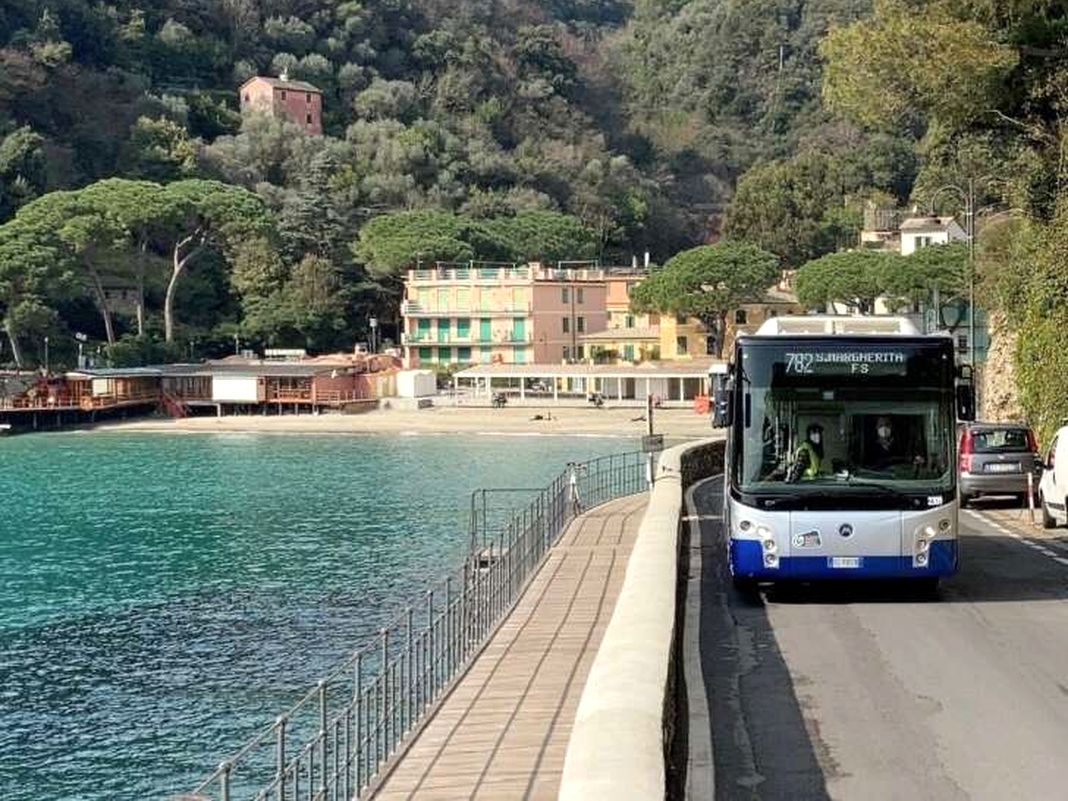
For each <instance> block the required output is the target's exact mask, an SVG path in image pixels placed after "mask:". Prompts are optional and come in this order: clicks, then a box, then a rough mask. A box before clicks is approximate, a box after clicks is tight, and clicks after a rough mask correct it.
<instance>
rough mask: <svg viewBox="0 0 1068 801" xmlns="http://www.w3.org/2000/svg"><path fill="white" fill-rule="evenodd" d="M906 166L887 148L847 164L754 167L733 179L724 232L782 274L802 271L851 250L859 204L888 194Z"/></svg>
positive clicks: (805, 161) (795, 161) (796, 162)
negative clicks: (781, 266) (762, 254)
mask: <svg viewBox="0 0 1068 801" xmlns="http://www.w3.org/2000/svg"><path fill="white" fill-rule="evenodd" d="M886 162H889V163H888V164H887V165H886V166H885V167H883V166H880V165H882V164H886ZM911 165H912V159H911V158H910V157H909V156H908V155H907V154H903V153H900V152H899V151H898V149H897V148H896V146H895V145H893V144H891V143H886V142H883V143H878V144H876V143H872V146H871V147H870V149H867V150H860V151H856V152H854V153H852V154H851V155H849V156H845V155H843V154H830V153H824V152H819V151H808V152H803V153H800V154H799V155H797V156H795V157H794V158H792V159H789V160H780V161H772V162H768V163H765V164H760V165H757V166H756V167H754V168H753V169H751V170H750V171H749V172H747V173H746V174H745V175H743V176H742V177H741V178H740V179H739V181H738V188H737V191H736V192H735V195H734V199H733V200H732V201H731V205H730V208H729V209H728V211H727V217H726V220H725V223H724V231H725V233H726V234H727V235H728V236H731V237H734V238H736V239H745V240H747V241H750V242H755V243H756V244H758V245H760V246H761V247H763V248H765V249H766V250H769V251H771V252H772V253H775V254H777V255H778V256H780V257H781V258H782V259H783V261H784V263H785V264H786V265H787V266H797V265H799V264H804V263H805V262H807V261H810V260H812V259H814V258H817V257H818V256H821V255H823V254H825V253H831V252H833V251H835V250H840V249H842V248H847V247H851V246H853V245H854V244H856V242H857V239H858V235H859V232H860V229H861V226H862V224H863V217H862V209H863V204H864V201H865V200H866V199H867V198H868V197H870V196H872V195H878V194H880V193H889V192H893V191H895V189H896V187H895V183H896V180H897V178H898V177H899V176H901V175H902V174H903V173H904V174H906V175H907V174H909V171H910V169H911Z"/></svg>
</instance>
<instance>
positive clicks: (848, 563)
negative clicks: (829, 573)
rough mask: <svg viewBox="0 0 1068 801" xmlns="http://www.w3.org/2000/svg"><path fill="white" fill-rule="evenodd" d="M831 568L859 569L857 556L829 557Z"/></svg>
mask: <svg viewBox="0 0 1068 801" xmlns="http://www.w3.org/2000/svg"><path fill="white" fill-rule="evenodd" d="M831 567H832V568H846V569H851V568H858V567H860V557H859V556H832V557H831Z"/></svg>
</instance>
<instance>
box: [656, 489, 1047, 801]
mask: <svg viewBox="0 0 1068 801" xmlns="http://www.w3.org/2000/svg"><path fill="white" fill-rule="evenodd" d="M718 493H719V488H718V486H717V485H716V483H715V482H710V483H705V484H703V485H699V486H698V487H696V488H695V490H694V491H693V492H692V495H691V497H692V499H693V508H691V509H690V512H689V514H690V515H691V520H692V522H691V524H690V531H691V534H690V536H689V538H688V540H689V542H688V546H689V547H688V550H687V554H688V558H689V562H688V566H687V570H688V574H689V580H688V582H687V590H686V601H685V607H684V622H683V627H682V632H681V641H682V644H683V658H682V660H681V665H682V670H683V677H682V678H683V681H682V682H680V687H681V690H680V692H681V694H682V695H681V701H680V703H682V704H683V705H684V707H685V708H686V709H688V714H687V715H685V716H682V717H685V721H686V722H685V724H684V726H683V728H682V731H681V737H680V740H679V753H678V755H677V756H678V760H677V761H678V762H679V763H680V764H684V765H685V766H686V769H685V775H684V781H685V787H686V796H687V798H692V799H712V798H715V799H717V800H723V801H725V800H727V799H731V800H732V801H733V800H734V799H790V801H805V800H807V799H828V798H829V799H864V801H869V800H877V799H902V800H906V799H908V800H909V801H911V799H938V801H955V799H997V801H1004V800H1006V799H1068V549H1066V548H1065V547H1064V546H1063V545H1062V544H1061V543H1058V542H1054V541H1050V540H1040V541H1039V542H1038V543H1037V544H1036V543H1035V542H1033V541H1032V542H1029V541H1028V540H1030V539H1032V536H1031V534H1032V532H1029V531H1028V530H1027V529H1025V528H1023V527H1020V528H1004V527H1002V526H1001V525H1000V524H999V523H997V522H996V521H993V520H992V519H991V518H990V517H989V516H987V515H975V514H972V513H968V512H965V513H962V515H961V523H962V541H961V548H962V570H961V572H960V574H959V575H958V576H956V577H954V578H952V579H950V580H948V581H945V582H944V583H943V585H942V588H941V589H940V590H939V593H938V595H937V596H936V597H931V596H929V595H928V596H924V595H922V594H918V593H915V592H911V591H910V590H909V589H908V588H907V587H903V586H902V585H901V584H900V583H897V584H891V585H870V584H868V585H864V584H860V585H853V584H845V585H824V586H811V585H810V586H801V587H794V588H781V589H774V588H773V589H770V590H767V591H764V592H761V593H760V594H759V596H757V597H748V598H747V597H744V596H740V595H738V594H737V593H736V592H735V591H734V589H733V588H732V587H731V584H730V579H729V575H728V573H727V568H726V565H725V563H724V559H723V549H724V545H723V540H722V531H721V528H720V522H719V519H718V518H719V511H720V510H719V506H720V498H719V497H718ZM1002 522H1004V521H1002ZM698 528H699V531H698V530H697V529H698ZM1061 534H1062V536H1063V535H1064V534H1065V532H1063V530H1062V532H1061ZM1034 536H1035V537H1041V535H1039V534H1037V533H1035V535H1034ZM713 788H714V789H713Z"/></svg>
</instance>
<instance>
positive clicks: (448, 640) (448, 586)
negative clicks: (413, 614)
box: [435, 576, 456, 675]
mask: <svg viewBox="0 0 1068 801" xmlns="http://www.w3.org/2000/svg"><path fill="white" fill-rule="evenodd" d="M444 620H445V642H444V643H443V647H442V653H443V654H444V657H445V669H446V671H447V672H448V674H449V675H452V670H453V656H454V654H455V653H456V649H455V643H454V638H455V636H456V622H455V615H454V611H453V604H452V576H448V577H446V579H445V618H444ZM435 664H436V663H435Z"/></svg>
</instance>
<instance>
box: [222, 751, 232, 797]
mask: <svg viewBox="0 0 1068 801" xmlns="http://www.w3.org/2000/svg"><path fill="white" fill-rule="evenodd" d="M232 768H233V766H232V765H231V764H230V762H229V760H227V761H226V762H223V763H222V764H220V765H219V801H230V770H231V769H232Z"/></svg>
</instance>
